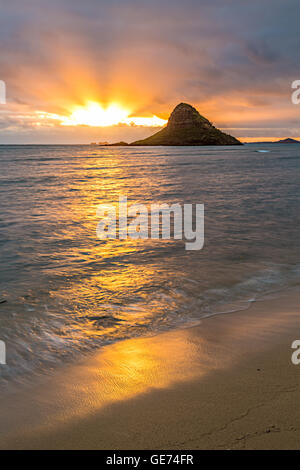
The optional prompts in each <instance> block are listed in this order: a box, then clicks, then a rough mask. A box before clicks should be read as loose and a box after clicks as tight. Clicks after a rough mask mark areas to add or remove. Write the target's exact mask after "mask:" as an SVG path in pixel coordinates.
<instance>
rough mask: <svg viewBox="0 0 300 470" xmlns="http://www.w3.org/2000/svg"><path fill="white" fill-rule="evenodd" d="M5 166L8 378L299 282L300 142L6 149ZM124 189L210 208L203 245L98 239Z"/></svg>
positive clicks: (0, 245)
mask: <svg viewBox="0 0 300 470" xmlns="http://www.w3.org/2000/svg"><path fill="white" fill-rule="evenodd" d="M260 150H264V152H261V151H260ZM0 164H1V174H0V202H1V214H0V253H1V264H0V281H1V286H0V301H1V300H3V301H5V302H3V303H1V304H0V340H1V341H4V342H5V344H6V348H7V365H6V366H0V377H1V381H2V383H3V384H7V383H10V382H16V383H20V382H22V381H24V382H26V381H28V380H30V379H31V377H32V376H33V375H38V376H42V375H43V374H48V373H49V372H50V373H51V372H53V371H55V370H56V368H57V367H59V366H60V365H62V364H65V363H68V362H76V361H79V360H80V358H81V357H82V356H83V355H84V354H88V353H89V352H91V351H92V350H93V349H95V348H99V347H101V346H103V345H106V344H109V343H112V342H115V341H119V340H122V339H125V338H131V337H138V336H146V335H154V334H157V333H158V332H160V331H166V330H169V329H172V328H178V327H187V326H191V325H195V324H198V323H199V322H201V320H202V319H203V318H206V317H209V316H212V315H221V314H226V313H230V312H235V311H241V314H242V312H243V311H244V310H246V309H248V308H249V306H250V305H251V304H252V302H255V301H263V300H264V299H267V298H270V297H276V296H279V295H280V293H281V292H283V291H286V290H287V289H291V288H299V287H300V254H299V253H300V250H299V248H300V237H299V227H300V211H299V205H300V146H298V145H274V144H272V145H267V144H261V145H254V144H253V145H251V144H249V145H245V146H243V147H149V148H146V147H145V148H142V147H141V148H139V147H133V148H126V147H124V148H117V147H116V148H114V147H111V148H109V147H106V148H105V147H97V146H54V145H52V146H0ZM120 195H123V196H124V195H125V196H127V198H128V203H129V204H133V203H142V204H147V205H149V204H151V203H168V204H174V203H179V204H204V205H205V245H204V248H203V249H202V250H200V251H187V250H185V246H184V242H183V241H181V240H151V239H149V240H131V239H129V240H99V239H98V238H97V234H96V228H97V224H98V221H99V220H98V218H97V215H96V210H97V207H98V205H99V204H111V203H117V202H118V199H119V196H120Z"/></svg>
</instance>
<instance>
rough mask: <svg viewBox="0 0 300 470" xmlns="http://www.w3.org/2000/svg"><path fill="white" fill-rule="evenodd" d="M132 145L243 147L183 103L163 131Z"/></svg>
mask: <svg viewBox="0 0 300 470" xmlns="http://www.w3.org/2000/svg"><path fill="white" fill-rule="evenodd" d="M131 145H170V146H172V145H242V143H241V142H239V141H238V140H237V139H236V138H235V137H232V136H231V135H228V134H224V132H222V131H220V130H219V129H216V128H215V127H214V126H213V125H212V124H211V123H210V122H209V121H208V120H207V119H206V118H205V117H203V116H201V114H199V113H198V111H197V110H196V109H195V108H193V106H191V105H189V104H186V103H181V104H179V105H178V106H176V108H175V109H174V111H173V112H172V114H171V116H170V118H169V121H168V124H167V126H166V127H164V128H163V129H162V130H161V131H159V132H157V133H156V134H154V135H152V136H151V137H148V138H147V139H143V140H138V141H136V142H133V143H132V144H131Z"/></svg>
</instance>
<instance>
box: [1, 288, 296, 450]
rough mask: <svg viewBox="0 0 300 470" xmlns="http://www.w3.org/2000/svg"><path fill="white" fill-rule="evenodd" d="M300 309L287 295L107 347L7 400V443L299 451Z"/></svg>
mask: <svg viewBox="0 0 300 470" xmlns="http://www.w3.org/2000/svg"><path fill="white" fill-rule="evenodd" d="M299 313H300V293H299V291H293V292H292V291H288V292H285V294H283V295H282V297H281V298H280V299H273V300H264V301H260V302H254V303H253V304H251V306H250V307H249V308H248V309H247V310H244V311H240V312H234V313H230V314H223V315H216V316H211V317H207V318H205V319H203V320H202V321H201V323H200V325H199V326H193V327H189V328H182V329H177V330H173V331H170V332H166V333H160V334H158V335H156V336H153V337H146V338H137V339H129V340H124V341H121V342H118V343H115V344H112V345H109V346H105V347H104V348H102V349H101V350H100V351H98V352H97V353H94V354H93V355H92V356H91V357H89V358H85V359H84V361H82V362H80V363H79V364H76V365H69V366H66V367H65V368H62V369H61V370H60V371H58V372H57V373H55V375H53V376H50V377H48V378H47V379H46V380H45V381H44V382H43V383H42V384H37V385H36V386H33V387H30V388H29V389H26V390H25V391H20V392H16V393H14V394H13V395H11V396H10V397H7V398H5V399H4V400H3V401H2V402H1V405H0V406H1V415H2V420H1V424H0V448H1V449H86V448H87V449H105V450H110V449H114V450H122V449H172V448H173V449H188V448H194V449H197V448H199V449H217V448H280V449H281V448H299V446H300V412H298V410H297V406H296V404H297V398H298V396H299V393H300V387H299V389H298V384H297V382H298V380H297V379H298V378H299V374H300V366H298V367H297V366H294V365H293V364H292V363H291V355H292V352H293V351H292V349H291V344H292V342H293V341H294V340H295V339H298V338H300V318H299ZM298 332H299V334H298ZM283 395H284V397H283ZM274 410H275V412H274ZM179 423H180V425H179Z"/></svg>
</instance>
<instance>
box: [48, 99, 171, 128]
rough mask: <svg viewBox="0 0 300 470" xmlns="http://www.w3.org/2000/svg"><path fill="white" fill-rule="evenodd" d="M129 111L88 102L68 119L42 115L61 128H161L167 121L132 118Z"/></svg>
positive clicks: (76, 109) (155, 117) (115, 106)
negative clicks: (52, 120)
mask: <svg viewBox="0 0 300 470" xmlns="http://www.w3.org/2000/svg"><path fill="white" fill-rule="evenodd" d="M130 114H131V111H130V110H128V109H125V108H123V107H122V106H120V105H118V104H115V103H113V104H111V105H109V106H108V107H107V108H103V107H102V106H101V105H100V104H99V103H94V102H89V103H87V105H86V106H79V107H76V108H75V109H74V110H73V111H72V113H71V114H70V116H69V117H67V116H59V115H57V114H44V117H47V118H49V119H55V120H57V121H60V124H61V125H62V126H90V127H109V126H117V125H119V124H125V125H128V126H144V127H162V126H164V125H165V124H166V123H167V121H166V120H164V119H160V118H159V117H157V116H151V117H134V116H130Z"/></svg>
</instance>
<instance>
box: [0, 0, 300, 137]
mask: <svg viewBox="0 0 300 470" xmlns="http://www.w3.org/2000/svg"><path fill="white" fill-rule="evenodd" d="M298 18H299V2H298V0H286V1H285V2H282V0H260V1H258V0H251V1H250V0H244V1H243V2H241V1H240V0H228V1H227V2H224V1H219V0H215V1H206V0H187V1H185V2H184V3H183V2H179V1H178V0H169V1H167V0H161V1H157V0H151V1H150V0H149V1H146V0H138V1H137V0H131V1H128V0H118V1H116V0H111V1H110V2H107V1H102V0H85V2H82V1H79V0H59V1H58V0H52V1H51V2H49V1H46V0H29V1H28V2H26V8H24V2H23V0H11V1H10V2H9V3H8V2H7V3H6V4H5V5H3V6H1V17H0V47H1V56H0V74H1V76H0V79H2V80H5V81H6V83H7V88H8V99H9V102H10V103H11V104H13V105H15V106H17V105H18V104H19V105H20V106H21V107H22V106H26V107H27V109H28V112H30V113H32V115H34V113H35V112H36V111H43V112H48V113H57V114H65V113H68V112H69V111H70V108H71V107H72V106H73V105H74V104H77V105H79V106H80V105H83V104H84V103H85V101H87V100H92V101H99V102H101V103H103V104H106V103H107V104H108V103H110V102H112V101H117V102H120V103H123V104H124V105H126V106H129V107H130V109H132V112H133V113H134V115H140V116H147V115H149V113H150V114H156V115H159V116H160V117H163V118H165V117H166V116H167V115H168V113H169V112H170V111H171V109H172V107H173V106H175V105H176V104H177V103H178V102H180V101H187V102H191V103H192V104H194V105H195V106H197V107H198V108H199V109H200V111H201V113H202V114H204V115H207V117H208V118H209V119H210V120H212V121H214V122H215V123H216V124H217V125H220V126H225V125H227V126H231V127H234V128H238V127H239V128H240V129H245V128H247V127H248V126H247V125H246V124H247V123H248V122H249V121H251V122H252V121H253V119H255V120H256V127H257V128H259V126H260V125H261V126H263V127H266V128H269V127H272V126H268V125H267V126H266V124H267V123H268V122H269V123H274V121H276V125H277V126H278V127H280V126H282V128H283V129H288V128H289V126H290V125H292V124H293V123H294V122H295V119H296V115H297V113H298V108H297V107H295V106H293V105H292V104H291V101H290V94H291V90H290V84H291V82H292V81H293V80H295V79H298V78H299V76H298V70H299V66H298V64H299V61H300V48H299V40H298V37H299V33H298ZM6 118H7V119H8V117H7V114H6ZM11 120H13V121H14V120H16V118H15V116H14V115H13V114H12V115H11V116H10V118H9V119H8V120H7V122H8V124H9V125H10V124H11ZM2 122H3V119H2ZM15 124H16V126H15V129H16V130H15V131H14V132H16V136H17V134H18V129H20V132H22V129H23V127H24V125H25V127H26V126H27V125H28V121H26V120H24V122H23V124H22V119H21V120H17V122H15ZM32 125H33V127H32V129H34V122H32ZM35 132H37V133H38V132H40V131H39V129H35ZM59 132H61V130H59ZM65 132H66V131H65ZM131 132H132V140H133V139H134V138H135V134H134V132H135V129H132V130H131ZM268 132H271V131H268ZM0 138H1V134H0Z"/></svg>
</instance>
